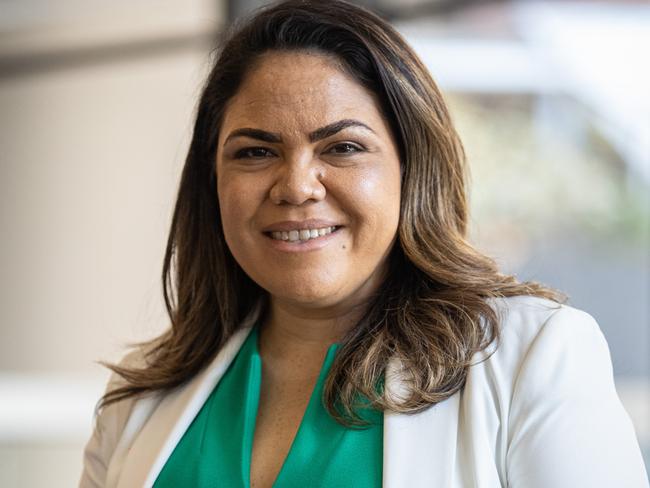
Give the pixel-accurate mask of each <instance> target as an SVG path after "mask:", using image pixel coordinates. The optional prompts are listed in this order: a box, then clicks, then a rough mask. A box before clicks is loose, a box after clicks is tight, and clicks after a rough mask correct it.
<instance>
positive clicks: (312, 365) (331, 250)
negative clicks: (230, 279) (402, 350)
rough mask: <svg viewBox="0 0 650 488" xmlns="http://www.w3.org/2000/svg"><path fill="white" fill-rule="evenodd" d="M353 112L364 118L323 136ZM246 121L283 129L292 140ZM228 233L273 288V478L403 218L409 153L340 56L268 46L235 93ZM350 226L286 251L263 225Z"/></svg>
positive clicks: (224, 139) (269, 332)
mask: <svg viewBox="0 0 650 488" xmlns="http://www.w3.org/2000/svg"><path fill="white" fill-rule="evenodd" d="M341 120H354V121H357V122H358V123H360V124H363V125H365V126H366V127H362V126H360V125H355V126H350V127H347V128H344V129H342V130H340V131H338V132H336V133H334V134H330V135H329V136H328V137H325V138H323V139H319V140H311V139H310V137H309V134H310V133H312V132H314V131H315V130H316V129H319V128H322V127H325V126H327V125H328V124H332V123H334V122H337V121H341ZM242 128H254V129H259V130H263V131H266V132H270V133H275V134H277V135H278V136H279V137H280V138H281V142H267V141H262V140H259V139H257V138H254V137H251V135H244V136H241V135H240V136H233V132H235V131H237V130H239V129H242ZM216 170H217V183H218V185H217V191H218V198H219V205H220V209H221V218H222V223H223V230H224V235H225V238H226V242H227V244H228V247H229V249H230V250H231V252H232V254H233V256H234V257H235V259H236V260H237V262H238V263H239V264H240V266H241V267H242V268H243V269H244V271H245V272H246V273H247V274H248V275H249V276H250V277H251V278H252V279H253V280H254V281H256V282H257V283H258V284H259V285H260V286H261V287H262V288H264V289H265V290H267V291H268V292H269V294H270V305H271V307H270V313H269V317H268V320H267V321H266V323H265V324H263V327H262V328H261V330H260V342H259V348H260V355H261V357H262V362H263V371H262V389H261V398H260V405H259V410H258V417H257V423H256V427H255V436H254V444H253V457H252V466H251V484H252V486H254V487H256V488H258V487H266V486H271V485H272V483H273V481H274V480H275V478H276V476H277V473H278V472H279V470H280V468H281V466H282V462H283V461H284V458H285V457H286V454H287V452H288V450H289V447H290V445H291V442H292V440H293V438H294V436H295V433H296V431H297V428H298V426H299V424H300V420H301V418H302V415H303V413H304V410H305V408H306V406H307V402H308V400H309V396H310V395H311V392H312V390H313V387H314V384H315V381H316V379H317V376H318V373H319V371H320V368H321V366H322V362H323V359H324V357H325V354H326V351H327V348H328V347H329V345H331V344H332V343H333V342H336V341H338V340H339V339H340V338H341V336H342V334H344V333H345V331H346V330H347V329H348V328H349V327H351V326H352V325H353V324H354V323H355V322H356V321H357V320H358V319H359V317H360V316H361V314H362V313H363V311H364V309H365V305H366V304H367V301H368V299H369V297H370V296H371V294H372V293H373V292H375V291H376V290H377V287H378V286H379V285H380V284H381V282H382V280H383V276H384V273H385V269H386V260H387V256H388V254H389V251H390V249H391V247H392V246H393V244H394V242H395V239H396V233H397V226H398V221H399V208H400V162H399V156H398V150H397V146H396V143H395V140H394V137H393V135H392V134H391V131H390V128H389V125H388V123H387V121H386V120H385V119H384V117H383V116H382V114H381V110H380V107H379V104H378V102H377V100H376V97H375V96H374V95H373V94H372V93H371V92H369V91H368V90H366V89H365V88H364V87H362V86H361V85H360V84H359V83H357V82H356V81H355V80H354V78H352V77H350V76H349V75H347V74H346V73H344V72H343V71H342V70H341V69H340V67H339V65H338V63H337V61H336V59H334V58H332V57H330V56H327V55H324V54H316V53H307V52H271V53H267V54H265V55H264V56H263V57H262V58H261V59H260V60H259V61H258V62H257V63H256V65H255V66H254V67H253V69H252V70H251V71H250V72H249V73H248V75H247V76H246V78H245V80H244V82H243V84H242V86H241V87H240V89H239V91H238V92H237V94H236V95H235V96H234V97H233V98H232V99H231V100H230V102H229V103H228V106H227V107H226V111H225V114H224V119H223V124H222V126H221V130H220V135H219V141H218V146H217V157H216ZM310 218H320V219H328V220H332V221H334V222H336V223H337V224H338V225H341V226H342V227H341V229H339V230H338V231H337V232H336V233H335V235H332V236H331V238H330V239H329V240H328V241H327V244H326V245H324V246H323V247H321V248H319V249H316V250H312V251H309V252H287V251H286V250H279V249H277V248H276V247H274V246H273V245H271V244H272V243H271V242H270V241H271V240H270V238H269V237H268V236H267V235H265V234H264V233H263V231H262V230H263V229H264V228H267V227H268V226H269V225H271V224H273V223H276V222H279V221H286V220H298V221H302V220H306V219H310Z"/></svg>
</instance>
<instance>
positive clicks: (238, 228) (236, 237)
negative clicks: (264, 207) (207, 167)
mask: <svg viewBox="0 0 650 488" xmlns="http://www.w3.org/2000/svg"><path fill="white" fill-rule="evenodd" d="M258 192H259V189H258V188H257V187H256V186H254V185H251V184H250V182H249V181H248V180H247V178H242V177H237V176H230V175H224V176H223V177H222V179H221V180H220V181H219V182H218V184H217V195H218V198H219V209H220V212H221V222H222V225H223V230H224V234H225V237H226V241H228V243H229V244H230V243H231V242H233V241H237V242H240V241H241V239H242V236H241V235H240V234H242V231H243V230H244V229H245V226H246V225H249V224H250V222H251V217H252V216H253V215H254V213H255V210H256V208H257V207H258V203H257V202H258V201H259V198H258V196H257V194H256V193H258Z"/></svg>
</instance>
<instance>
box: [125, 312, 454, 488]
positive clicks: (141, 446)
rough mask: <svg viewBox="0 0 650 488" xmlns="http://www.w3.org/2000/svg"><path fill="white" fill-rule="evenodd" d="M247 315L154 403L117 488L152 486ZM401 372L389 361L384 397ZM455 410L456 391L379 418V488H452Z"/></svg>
mask: <svg viewBox="0 0 650 488" xmlns="http://www.w3.org/2000/svg"><path fill="white" fill-rule="evenodd" d="M249 317H250V318H249V319H248V320H247V321H246V323H245V324H243V326H242V328H241V329H239V330H238V331H237V332H236V333H235V334H234V335H233V336H232V338H231V339H230V340H229V341H228V342H227V343H226V345H225V346H224V347H223V348H222V349H221V351H220V352H219V353H218V354H217V356H216V357H215V358H214V360H213V361H212V362H211V364H210V365H209V367H207V368H205V369H204V370H203V371H202V372H201V373H200V374H199V375H198V376H197V377H196V378H195V379H193V380H192V381H191V382H189V383H188V384H186V385H184V386H183V387H181V388H179V389H177V390H176V391H173V392H171V393H168V394H166V395H164V396H163V397H162V399H160V398H158V399H155V400H153V403H154V406H153V407H152V409H153V413H152V414H151V415H150V416H149V418H148V420H147V421H146V423H145V424H144V426H143V427H142V429H141V431H140V432H139V433H138V434H137V436H136V438H135V441H134V442H133V444H132V445H131V446H130V448H128V452H124V453H123V456H122V458H123V464H122V469H121V470H120V471H121V472H120V474H119V475H118V476H116V477H118V478H119V479H118V480H117V483H116V486H117V487H118V488H126V487H131V486H144V487H150V486H152V485H153V483H154V482H155V480H156V478H157V477H158V474H159V473H160V471H161V470H162V468H163V466H164V465H165V463H166V462H167V460H168V459H169V457H170V456H171V454H172V452H173V450H174V448H175V446H176V444H177V443H178V442H179V441H180V440H181V438H182V437H183V434H184V433H185V431H186V430H187V428H188V427H189V425H190V424H191V423H192V420H194V417H195V416H196V415H197V414H198V412H199V410H200V409H201V407H202V406H203V404H204V403H205V401H206V400H207V398H208V396H209V395H210V393H211V392H212V390H213V389H214V387H215V386H216V384H217V383H218V382H219V380H220V379H221V377H222V376H223V374H224V373H225V371H226V370H227V369H228V366H229V365H230V363H231V361H232V360H233V359H234V357H235V356H236V354H237V351H239V349H240V347H241V345H242V344H243V343H244V341H245V340H246V337H247V336H248V334H249V332H250V331H251V330H252V326H253V324H254V321H255V319H256V318H257V317H256V316H255V315H254V314H252V315H251V316H249ZM400 371H401V368H400V367H399V363H398V362H397V361H391V362H390V363H389V365H388V368H387V372H386V382H385V384H386V388H387V391H388V392H389V394H393V395H400V394H404V393H405V388H406V385H407V384H408V382H407V381H405V379H404V378H403V377H402V375H401V373H400ZM144 403H145V404H146V400H145V402H144ZM143 406H144V405H143ZM136 407H137V406H136ZM458 407H459V393H456V394H455V395H453V396H452V397H451V398H449V399H447V400H446V401H444V402H441V403H439V404H437V405H435V406H433V407H430V408H428V409H426V410H424V411H422V412H419V413H417V414H412V415H406V414H395V413H386V414H385V415H384V444H383V449H384V453H383V486H384V488H399V487H403V486H409V487H412V488H418V487H424V486H451V484H452V481H451V480H452V479H453V477H454V472H453V469H454V465H455V464H456V463H455V460H456V459H455V456H456V434H457V431H458ZM126 454H128V455H126Z"/></svg>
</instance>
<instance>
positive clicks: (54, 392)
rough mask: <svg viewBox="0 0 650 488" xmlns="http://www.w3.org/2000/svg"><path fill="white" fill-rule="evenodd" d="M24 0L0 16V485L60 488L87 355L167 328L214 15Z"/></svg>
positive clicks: (202, 9)
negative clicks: (165, 271) (175, 235)
mask: <svg viewBox="0 0 650 488" xmlns="http://www.w3.org/2000/svg"><path fill="white" fill-rule="evenodd" d="M23 3H24V4H30V3H31V7H33V9H34V10H33V11H29V9H24V10H23V11H20V12H18V11H8V10H7V11H5V13H7V12H9V13H10V14H12V15H13V17H12V18H9V19H8V18H7V17H6V16H5V18H4V20H3V21H0V29H2V32H0V34H1V35H2V39H3V43H2V45H3V47H2V49H0V190H1V191H0V228H1V229H2V231H1V232H2V253H0V273H1V275H2V283H1V285H0V297H1V298H0V300H1V306H0V486H12V487H14V486H16V487H22V486H25V487H26V486H30V487H31V486H50V487H54V486H71V483H75V482H76V480H77V478H78V475H79V470H80V467H81V447H82V445H83V443H84V441H85V439H86V437H87V436H88V434H89V432H90V426H91V416H92V408H93V404H94V402H95V401H96V400H97V398H98V395H99V394H100V392H101V389H102V388H103V384H104V382H105V379H106V373H105V372H104V371H103V369H102V368H101V367H99V366H98V365H96V364H95V363H94V361H96V360H99V359H108V360H117V359H118V358H119V357H120V355H121V354H122V352H123V351H124V344H125V343H126V342H129V341H133V340H139V339H144V338H147V337H151V336H152V335H154V334H156V333H158V332H159V331H160V330H162V329H163V328H164V327H165V326H166V324H167V317H166V315H165V313H164V307H163V302H162V296H161V285H160V278H159V276H160V271H161V265H162V257H163V253H164V247H165V241H166V233H167V229H168V225H169V221H170V217H171V211H172V204H173V196H174V193H175V189H176V186H177V183H178V177H179V174H180V169H181V167H182V162H183V160H184V157H185V151H186V148H187V144H188V140H189V133H190V129H191V125H192V115H193V109H194V106H195V103H196V98H197V96H198V93H199V88H200V85H201V83H202V80H203V77H204V74H205V69H206V67H207V62H208V56H209V48H210V46H209V38H210V36H211V34H212V33H213V32H214V31H215V30H216V29H217V28H218V20H219V19H220V16H221V14H222V12H220V10H219V8H217V7H218V2H208V1H205V0H195V1H193V2H187V1H183V2H181V1H176V2H174V1H163V2H151V1H150V2H142V1H141V2H137V5H136V4H133V3H127V2H121V3H120V2H104V3H103V4H102V3H101V2H93V5H92V7H93V8H92V9H91V8H89V7H88V4H86V7H84V6H83V5H84V4H83V3H81V2H70V1H67V2H58V3H59V7H60V9H59V10H56V6H57V4H56V3H50V4H49V5H48V4H46V3H44V2H38V1H32V2H23ZM213 3H214V5H213ZM16 5H17V4H16ZM16 5H14V6H13V7H15V6H16ZM23 6H24V5H23ZM28 6H29V5H28ZM46 6H47V8H48V9H49V10H50V12H49V14H48V13H47V12H40V11H39V10H38V9H41V8H43V9H44V8H45V7H46ZM5 8H8V7H5ZM84 8H86V10H83V9H84ZM102 9H103V10H102ZM29 16H31V17H29ZM0 17H3V16H2V15H0ZM28 17H29V18H31V19H32V20H33V22H31V23H30V22H28V21H27V20H25V19H26V18H28ZM12 19H13V20H14V23H13V24H11V22H10V21H11V20H12ZM10 24H11V25H10ZM5 41H6V42H5ZM35 466H40V467H42V468H44V469H38V470H34V469H33V468H34V467H35ZM48 466H49V467H55V468H53V469H49V468H48Z"/></svg>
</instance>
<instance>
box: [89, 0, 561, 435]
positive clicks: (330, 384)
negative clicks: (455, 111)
mask: <svg viewBox="0 0 650 488" xmlns="http://www.w3.org/2000/svg"><path fill="white" fill-rule="evenodd" d="M273 50H281V51H291V50H301V51H305V50H306V51H317V52H320V53H325V54H329V55H331V56H333V57H334V58H336V59H337V60H338V62H339V64H340V66H341V69H343V70H345V71H346V72H347V73H348V74H350V75H351V76H353V77H354V79H356V80H357V81H358V82H359V83H360V84H361V85H362V86H364V87H365V88H367V89H368V90H370V91H371V92H373V93H374V94H375V95H376V96H377V97H378V100H379V102H380V105H381V109H382V111H383V115H384V117H386V120H387V121H388V122H389V125H390V127H391V129H392V131H393V135H394V136H395V139H396V141H397V143H398V148H399V155H400V161H401V165H402V170H403V177H402V187H401V208H400V221H399V228H398V236H397V237H398V238H397V239H396V241H395V245H394V247H393V249H392V250H391V253H390V256H389V266H388V273H387V277H386V279H385V281H384V282H383V284H382V285H381V286H380V288H379V290H378V291H377V293H376V294H375V295H374V296H373V298H372V300H371V302H370V303H369V305H368V309H367V311H366V313H365V316H364V317H363V318H362V319H361V320H359V322H358V323H356V324H355V325H354V326H353V327H352V328H351V329H350V330H349V332H348V333H347V335H346V336H345V337H344V338H343V339H342V341H341V344H340V348H339V352H338V354H337V356H336V359H335V360H334V363H333V364H332V367H331V369H330V372H329V375H328V378H327V381H326V384H325V390H324V402H325V405H326V407H327V409H328V411H329V412H330V414H331V415H332V416H333V417H334V418H336V419H337V420H338V421H339V422H341V423H343V424H344V425H359V424H363V423H364V421H363V419H362V418H361V416H360V415H359V412H358V407H359V406H360V402H359V399H360V398H361V399H363V402H364V404H365V405H368V403H367V402H369V403H370V405H372V406H373V407H375V408H378V409H381V410H385V411H386V410H387V411H393V412H402V413H414V412H417V411H420V410H423V409H425V408H427V407H428V406H430V405H432V404H435V403H438V402H440V401H442V400H444V399H446V398H448V397H449V396H451V395H453V394H454V393H455V392H456V391H458V390H459V389H461V388H462V386H463V384H464V382H465V378H466V376H467V371H468V368H469V367H470V366H471V364H472V358H473V357H474V355H475V354H476V353H477V352H480V351H484V350H486V349H487V348H488V346H489V345H490V344H492V343H493V342H495V343H498V338H499V318H498V316H497V313H496V312H495V310H494V308H493V307H492V306H491V305H490V303H489V301H490V299H492V298H499V297H507V296H515V295H536V296H540V297H545V298H548V299H551V300H554V301H556V302H563V301H565V299H566V298H565V297H564V295H562V294H561V293H559V292H557V291H555V290H553V289H550V288H548V287H545V286H543V285H541V284H539V283H534V282H524V283H521V282H518V281H517V280H516V279H515V278H514V277H513V276H508V275H504V274H501V273H500V272H499V270H498V268H497V266H496V264H495V262H494V261H493V260H492V259H490V258H489V257H487V256H485V255H483V254H482V253H480V252H479V251H478V250H476V249H475V248H474V247H473V246H472V245H471V244H470V243H469V242H468V239H467V222H468V203H467V196H466V185H467V182H466V179H467V167H466V162H465V155H464V152H463V147H462V144H461V142H460V140H459V137H458V135H457V133H456V131H455V129H454V126H453V123H452V121H451V118H450V115H449V112H448V110H447V107H446V105H445V102H444V100H443V97H442V95H441V93H440V91H439V90H438V88H437V86H436V84H435V82H434V81H433V79H432V78H431V76H430V74H429V72H428V71H427V69H426V68H425V66H424V65H423V64H422V62H421V61H420V59H419V58H418V57H417V55H416V54H415V53H414V52H413V50H412V49H411V48H410V47H409V45H408V44H407V43H406V42H405V40H404V39H403V38H402V36H401V35H400V34H399V33H398V32H397V31H396V30H395V29H394V28H392V27H391V26H390V25H389V24H388V23H387V22H385V21H384V20H382V19H381V18H380V17H378V16H377V15H375V14H373V13H372V12H370V11H368V10H365V9H363V8H361V7H358V6H354V5H351V4H349V3H346V2H343V1H328V2H322V1H313V0H290V1H285V2H282V3H278V4H274V5H271V6H269V7H266V8H263V9H261V10H258V11H256V12H254V14H253V15H252V16H251V17H249V18H247V19H245V20H244V21H242V22H241V23H239V24H237V25H235V26H234V27H233V28H231V29H230V30H229V31H228V32H227V33H226V36H225V39H224V40H223V41H222V42H221V43H220V48H219V49H218V50H217V51H216V52H215V60H214V66H213V67H212V71H211V73H210V75H209V77H208V79H207V82H206V84H205V86H204V89H203V92H202V95H201V98H200V101H199V104H198V109H197V114H196V122H195V125H194V132H193V136H192V140H191V144H190V147H189V151H188V155H187V159H186V162H185V166H184V168H183V172H182V176H181V181H180V187H179V190H178V196H177V199H176V205H175V210H174V214H173V218H172V222H171V228H170V231H169V238H168V241H167V249H166V253H165V258H164V265H163V273H162V279H163V292H164V298H165V304H166V307H167V311H168V314H169V317H170V321H171V326H170V327H169V329H168V330H167V331H166V332H165V333H163V334H162V335H161V336H160V337H158V338H156V339H155V340H153V341H151V342H150V343H147V344H145V345H144V346H146V347H144V348H143V351H145V352H143V354H144V357H145V363H144V365H141V366H140V367H129V366H126V365H121V366H120V365H106V366H108V367H109V368H110V369H112V370H113V371H114V372H115V373H117V374H118V375H119V376H121V377H122V378H123V379H124V380H125V382H124V384H123V385H122V386H120V387H117V388H115V389H112V390H110V391H108V392H107V393H106V394H105V395H104V396H103V397H102V399H101V400H100V403H99V408H102V407H104V406H106V405H109V404H111V403H113V402H116V401H119V400H122V399H125V398H128V397H132V396H135V395H139V394H144V393H148V392H155V391H164V390H169V389H171V388H174V387H176V386H178V385H181V384H183V383H185V382H187V381H188V380H190V379H191V378H192V377H194V376H195V375H196V374H197V373H198V372H199V371H200V370H201V369H203V368H204V367H205V366H206V365H207V364H208V363H209V362H210V361H211V360H212V359H213V358H214V356H215V354H216V353H217V352H218V351H219V350H220V349H221V348H222V347H223V345H224V344H225V343H226V341H228V339H229V338H230V337H231V336H232V335H233V333H234V332H235V331H236V330H237V329H238V328H239V327H240V326H241V323H242V321H243V319H244V317H245V316H246V315H247V314H248V313H249V312H250V311H251V310H254V309H259V310H260V314H261V315H260V317H262V316H263V315H264V314H265V313H266V310H268V300H269V297H268V293H267V292H266V291H265V290H263V289H262V288H261V287H260V286H258V285H257V284H256V283H255V282H253V280H252V279H251V278H249V277H248V276H247V275H246V273H245V272H244V271H243V270H242V268H241V267H240V266H239V265H238V264H237V262H236V261H235V259H234V258H233V255H232V254H231V252H230V251H229V249H228V246H227V245H226V241H225V239H224V234H223V231H222V226H221V218H220V212H219V204H218V198H217V185H216V178H217V175H216V169H215V154H216V144H217V140H218V135H219V129H220V126H221V122H222V119H223V115H224V110H225V107H226V104H227V102H228V101H229V100H230V99H231V98H232V97H233V96H234V95H235V93H236V92H237V90H238V88H239V86H240V85H241V83H242V80H243V79H244V77H245V76H246V74H247V72H248V71H249V70H250V69H251V67H252V66H253V65H254V64H255V62H256V61H257V60H258V59H259V57H260V56H261V55H262V54H264V53H267V52H269V51H273ZM389 360H398V361H399V362H400V364H401V366H402V373H403V374H405V375H406V376H405V377H406V378H408V384H409V389H408V393H407V394H406V395H403V396H400V397H399V398H397V397H394V396H392V395H390V394H387V392H386V391H385V389H384V387H383V378H384V375H385V373H386V370H387V366H388V363H389Z"/></svg>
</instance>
